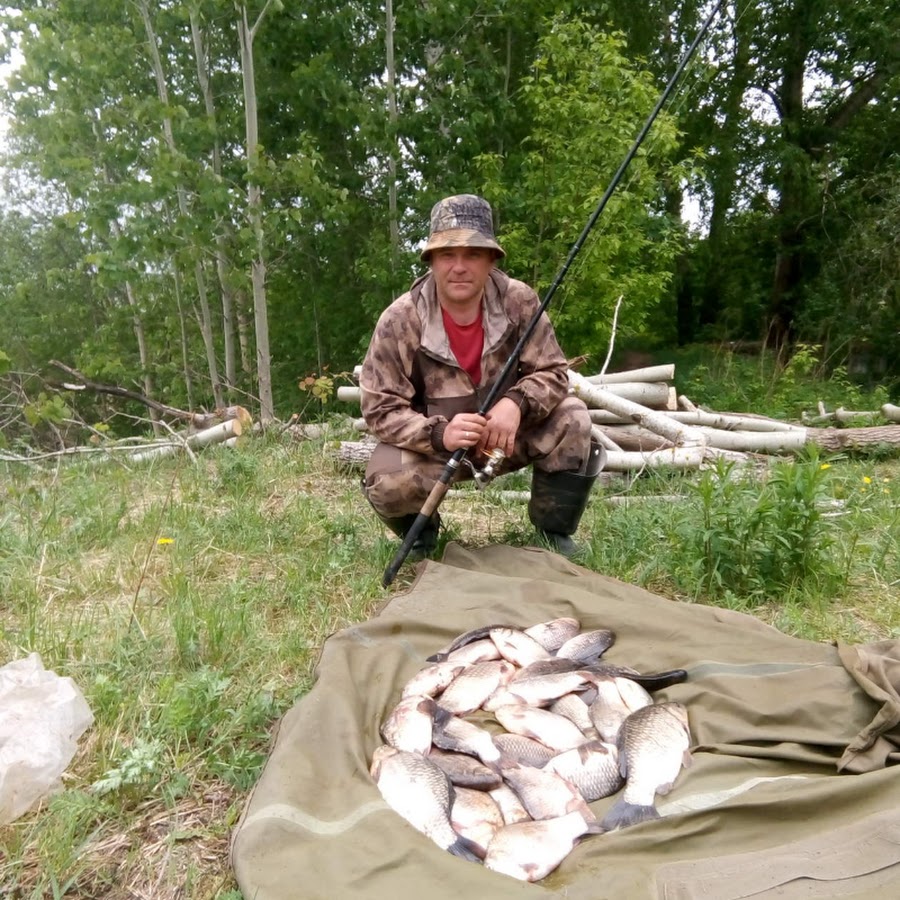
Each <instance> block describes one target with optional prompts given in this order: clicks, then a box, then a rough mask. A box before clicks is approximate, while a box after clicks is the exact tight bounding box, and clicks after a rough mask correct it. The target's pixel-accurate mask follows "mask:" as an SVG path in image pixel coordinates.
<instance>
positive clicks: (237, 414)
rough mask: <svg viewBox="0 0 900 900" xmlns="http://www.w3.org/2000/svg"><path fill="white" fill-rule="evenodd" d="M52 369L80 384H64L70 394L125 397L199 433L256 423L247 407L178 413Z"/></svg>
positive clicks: (61, 365)
mask: <svg viewBox="0 0 900 900" xmlns="http://www.w3.org/2000/svg"><path fill="white" fill-rule="evenodd" d="M50 365H51V366H54V367H55V368H57V369H60V370H61V371H63V372H65V373H66V374H67V375H68V376H70V377H71V378H74V379H75V380H76V381H77V382H78V384H63V385H62V387H63V388H65V389H66V390H68V391H82V390H89V391H94V392H95V393H97V394H109V395H110V396H113V397H122V398H123V399H125V400H134V401H135V402H136V403H140V404H142V405H143V406H146V407H147V408H148V409H152V410H154V411H155V412H158V413H159V414H160V415H162V416H169V417H170V418H173V419H178V420H179V421H182V422H188V423H189V424H190V425H191V427H193V428H196V429H198V430H203V429H205V428H209V427H210V426H212V425H215V424H218V423H220V422H227V421H230V420H232V419H237V420H240V422H241V424H242V425H243V426H248V425H250V424H251V422H252V419H251V417H250V413H249V412H248V411H247V410H246V409H245V408H244V407H243V406H226V407H219V408H217V409H214V410H213V411H212V412H203V413H195V412H189V411H188V410H184V409H178V408H177V407H175V406H167V405H166V404H165V403H160V402H159V401H157V400H154V399H153V398H152V397H146V396H144V395H143V394H139V393H138V392H137V391H130V390H128V389H127V388H123V387H119V386H118V385H115V384H102V383H101V382H98V381H92V380H91V379H90V378H88V377H87V376H86V375H84V374H82V373H81V372H79V371H78V370H77V369H73V368H72V367H71V366H67V365H65V363H61V362H60V361H59V360H56V359H51V360H50Z"/></svg>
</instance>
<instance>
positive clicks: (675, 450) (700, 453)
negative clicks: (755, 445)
mask: <svg viewBox="0 0 900 900" xmlns="http://www.w3.org/2000/svg"><path fill="white" fill-rule="evenodd" d="M717 457H724V458H725V459H730V460H733V461H734V462H746V460H747V457H746V456H745V455H744V454H743V453H731V452H729V451H727V450H711V449H709V448H707V447H671V448H670V449H668V450H651V451H649V452H647V453H641V452H632V453H629V452H625V451H623V452H621V453H615V452H613V451H607V453H606V466H605V467H604V468H605V469H606V470H607V471H609V472H635V471H638V470H640V469H699V468H700V467H701V466H703V465H705V464H706V463H708V462H710V461H711V460H714V459H716V458H717Z"/></svg>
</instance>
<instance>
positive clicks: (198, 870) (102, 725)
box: [0, 438, 900, 900]
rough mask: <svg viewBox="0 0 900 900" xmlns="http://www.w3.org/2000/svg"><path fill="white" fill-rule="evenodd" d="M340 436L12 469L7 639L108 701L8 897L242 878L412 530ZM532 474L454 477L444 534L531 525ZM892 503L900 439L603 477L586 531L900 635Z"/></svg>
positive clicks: (510, 537) (685, 595) (34, 821)
mask: <svg viewBox="0 0 900 900" xmlns="http://www.w3.org/2000/svg"><path fill="white" fill-rule="evenodd" d="M333 449H334V448H333V446H331V445H329V444H328V443H327V442H324V441H318V442H307V443H303V444H297V443H286V442H282V441H281V440H279V439H276V438H267V439H264V438H254V439H253V440H250V441H248V442H246V443H245V444H243V445H241V446H239V447H238V448H236V449H227V448H210V449H209V450H207V451H205V452H204V453H203V454H202V455H201V456H200V457H199V458H198V459H197V460H196V461H190V460H187V459H181V460H165V461H160V462H158V463H156V464H153V465H149V466H142V467H134V468H130V467H128V466H124V465H122V464H121V463H104V464H93V463H92V464H80V463H69V464H67V465H60V466H59V467H58V468H55V469H49V468H48V469H40V470H39V469H29V470H27V471H26V470H25V469H24V468H23V467H15V468H14V467H8V468H5V469H3V470H2V471H0V661H4V662H5V661H7V660H11V659H15V658H20V657H22V656H24V655H25V654H28V653H30V652H38V653H39V654H40V655H41V657H42V659H43V661H44V664H45V666H46V667H47V668H49V669H52V670H54V671H56V672H58V673H59V674H61V675H67V676H71V677H72V678H73V679H74V680H75V681H76V682H77V684H78V685H79V686H80V687H81V689H82V691H83V692H84V694H85V696H86V699H87V701H88V704H89V705H90V707H91V709H92V711H93V714H94V717H95V723H94V725H93V727H92V728H91V729H90V731H89V732H88V734H87V735H86V736H85V737H84V738H83V739H82V741H81V746H80V752H79V754H78V756H77V757H76V758H75V760H74V761H73V763H72V764H71V766H70V767H69V771H68V772H67V774H66V777H65V782H64V783H65V788H66V790H65V791H64V792H62V793H59V794H57V795H55V796H53V797H52V798H50V799H49V800H48V801H46V802H45V803H44V805H43V806H42V807H41V808H40V809H38V810H36V811H34V812H31V813H29V814H27V815H25V816H23V817H22V818H20V819H19V820H17V821H16V822H15V823H13V824H12V825H7V826H5V827H2V828H0V895H2V896H4V897H8V898H9V900H37V898H43V897H50V896H60V897H61V896H66V897H71V898H78V900H87V898H101V897H108V898H119V897H126V896H153V897H155V898H159V900H167V898H174V897H176V896H178V897H182V898H189V900H200V898H212V897H217V898H228V900H240V894H239V892H238V891H237V887H236V884H235V883H234V881H233V878H232V875H231V871H230V868H229V864H228V840H229V837H230V834H231V830H232V829H233V827H234V824H235V822H236V821H237V818H238V816H239V814H240V811H241V809H242V808H243V806H244V804H245V802H246V799H247V793H248V791H249V789H250V788H251V787H252V785H253V784H254V783H255V781H256V779H257V777H258V775H259V772H260V770H261V767H262V765H263V763H264V761H265V759H266V756H267V753H268V751H269V747H270V740H271V734H272V731H273V729H274V727H275V725H276V723H277V721H278V719H279V717H280V716H281V715H282V714H283V713H284V712H285V711H286V710H287V709H289V708H290V707H291V705H292V704H294V703H295V702H296V700H297V699H298V698H300V697H301V696H302V695H303V694H304V693H305V692H306V691H307V690H308V689H309V687H310V685H311V683H312V678H313V670H314V665H315V661H316V658H317V655H318V653H319V650H320V648H321V647H322V644H323V642H324V641H325V639H326V638H327V636H328V635H329V634H331V633H332V632H334V631H337V630H338V629H340V628H342V627H344V626H346V625H349V624H351V623H355V622H358V621H360V620H363V619H365V618H367V617H369V616H371V615H373V614H374V613H375V611H376V609H377V608H378V606H379V605H380V604H381V603H382V602H383V600H384V599H385V598H386V596H388V592H386V591H385V590H384V589H382V587H381V576H382V573H383V571H384V568H385V566H386V565H387V563H388V562H389V561H390V559H391V557H392V555H393V552H394V549H395V546H396V543H395V539H394V538H393V536H391V535H389V534H388V533H387V532H386V531H385V529H384V528H383V526H382V525H381V524H380V523H379V522H378V521H377V519H376V518H375V516H374V515H373V514H372V513H371V510H370V509H369V507H368V504H367V503H366V502H365V500H364V499H363V497H362V496H361V494H360V491H359V487H358V477H359V476H358V473H356V472H349V471H346V470H344V469H341V468H339V467H338V466H337V465H336V464H335V462H334V457H333ZM495 487H496V488H497V489H496V490H495V489H494V488H495ZM527 487H528V479H527V476H525V475H522V474H519V475H516V476H513V477H511V478H509V479H502V480H501V481H500V482H498V483H497V484H496V485H495V486H492V488H491V489H489V490H488V491H485V492H478V491H475V490H474V489H472V488H471V486H469V487H468V488H467V490H466V491H463V492H461V493H460V494H458V495H454V496H453V497H452V498H450V497H448V499H447V500H446V501H445V503H444V506H443V507H442V514H443V515H444V520H445V524H446V527H445V529H444V531H443V533H442V537H441V544H442V546H443V544H445V543H446V541H447V540H451V539H453V540H460V541H462V542H463V543H465V544H467V545H469V546H478V545H483V544H488V543H496V542H501V541H502V542H510V543H514V544H527V543H531V542H533V540H534V536H533V534H532V532H531V529H530V527H529V526H528V524H527V515H526V511H525V505H524V504H523V503H522V502H520V501H515V500H512V501H511V500H507V499H503V497H502V495H501V494H500V490H501V489H503V490H512V489H518V490H523V489H527ZM614 500H616V501H618V502H613V501H614ZM898 510H900V466H898V464H897V463H896V462H892V461H881V462H878V463H871V462H869V461H863V460H853V459H840V460H838V459H831V460H825V459H820V458H818V457H816V456H812V455H810V456H807V457H805V458H802V459H799V460H796V461H784V462H782V463H778V464H777V465H775V466H774V467H773V468H772V469H771V470H767V471H765V472H762V473H758V474H753V475H752V476H751V475H749V474H748V473H746V472H743V471H741V470H739V469H738V468H737V467H734V466H729V465H725V464H723V465H720V466H718V467H716V468H714V469H711V470H709V471H706V472H703V473H701V474H699V475H698V474H696V473H693V474H671V473H669V474H663V473H657V474H654V473H645V474H643V475H641V476H640V477H639V478H637V479H635V480H633V481H631V482H627V481H625V480H623V481H621V482H616V483H614V484H613V485H612V486H607V487H604V488H599V487H598V488H597V489H595V492H594V495H593V498H592V501H591V503H590V505H589V507H588V510H587V512H586V514H585V517H584V519H583V521H582V526H581V528H580V529H579V533H578V535H577V538H578V539H579V540H580V542H581V543H582V544H583V545H584V547H585V553H584V556H583V558H582V563H583V564H584V565H586V566H588V567H590V568H592V569H595V570H597V571H599V572H603V573H604V574H607V575H610V576H613V577H618V578H621V579H623V580H626V581H629V582H632V583H636V584H639V585H641V586H644V587H646V588H648V589H650V590H653V591H656V592H657V593H661V594H664V595H666V596H669V597H672V598H678V599H681V600H686V601H691V602H702V603H717V604H722V605H727V606H732V607H737V608H743V609H748V610H751V611H752V613H753V614H754V615H756V616H759V617H760V618H762V619H764V620H765V621H769V622H770V623H772V624H775V625H777V626H778V627H781V628H783V629H785V630H787V631H790V632H792V633H795V634H799V635H802V636H804V637H808V638H811V639H817V640H851V641H859V640H872V639H877V638H887V637H893V636H900V599H898V595H900V546H898V542H900V512H898ZM413 576H414V569H413V568H412V567H411V566H406V567H405V568H404V569H402V570H401V573H400V575H399V577H398V579H397V582H396V583H395V586H394V587H393V588H392V591H393V590H396V591H402V590H404V588H405V587H407V586H408V585H409V583H410V582H411V580H412V578H413Z"/></svg>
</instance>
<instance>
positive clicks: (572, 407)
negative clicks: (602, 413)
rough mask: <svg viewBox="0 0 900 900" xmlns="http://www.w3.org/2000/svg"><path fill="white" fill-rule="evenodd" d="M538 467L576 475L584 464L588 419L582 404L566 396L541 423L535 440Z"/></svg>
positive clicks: (587, 451) (589, 426) (588, 446)
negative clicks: (538, 434) (537, 451)
mask: <svg viewBox="0 0 900 900" xmlns="http://www.w3.org/2000/svg"><path fill="white" fill-rule="evenodd" d="M535 444H536V449H538V450H539V451H541V452H539V453H538V457H537V458H538V463H537V464H538V467H539V468H542V469H545V470H547V471H554V472H577V471H579V470H581V469H582V468H583V467H584V466H585V464H586V463H587V460H588V456H589V454H590V448H591V417H590V415H589V413H588V409H587V406H585V404H584V401H582V400H579V399H578V397H566V398H565V399H564V400H563V401H562V402H561V403H560V404H559V406H557V407H556V409H554V410H553V412H551V413H550V415H549V416H548V417H547V418H546V419H545V420H544V422H543V423H541V434H540V436H539V437H538V438H537V440H536V441H535Z"/></svg>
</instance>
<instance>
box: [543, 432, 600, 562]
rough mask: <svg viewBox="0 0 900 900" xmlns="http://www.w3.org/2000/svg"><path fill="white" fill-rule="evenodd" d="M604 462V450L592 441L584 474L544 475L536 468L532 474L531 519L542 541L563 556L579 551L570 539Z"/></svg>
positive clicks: (551, 473) (560, 473) (562, 473)
mask: <svg viewBox="0 0 900 900" xmlns="http://www.w3.org/2000/svg"><path fill="white" fill-rule="evenodd" d="M605 461H606V452H605V451H604V449H603V447H601V446H600V445H599V444H596V443H594V441H591V451H590V455H589V456H588V461H587V463H586V465H585V467H584V471H582V472H543V471H541V470H540V469H534V471H533V472H532V476H531V500H530V501H529V502H528V518H529V519H531V523H532V524H533V525H534V527H535V528H536V529H537V531H538V535H539V536H540V538H541V539H542V540H543V541H544V542H545V543H547V544H548V545H549V547H550V548H551V549H552V550H555V551H556V552H557V553H560V554H562V555H563V556H566V557H572V556H575V555H576V554H577V553H579V552H580V548H579V547H578V545H577V544H576V543H575V541H573V540H572V537H571V536H572V535H573V534H575V530H576V529H577V528H578V523H579V522H580V521H581V517H582V515H583V514H584V510H585V508H586V507H587V503H588V498H589V497H590V493H591V488H592V487H593V486H594V482H595V481H596V479H597V475H598V474H599V473H600V470H601V469H602V468H603V464H604V462H605Z"/></svg>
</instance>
